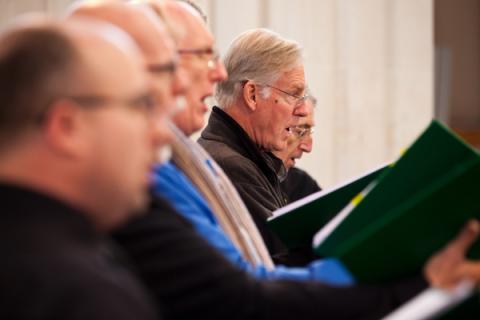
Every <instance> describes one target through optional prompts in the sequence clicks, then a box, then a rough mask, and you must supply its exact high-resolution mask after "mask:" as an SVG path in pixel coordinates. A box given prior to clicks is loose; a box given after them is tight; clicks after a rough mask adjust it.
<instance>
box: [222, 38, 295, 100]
mask: <svg viewBox="0 0 480 320" xmlns="http://www.w3.org/2000/svg"><path fill="white" fill-rule="evenodd" d="M224 63H225V68H226V70H227V73H228V79H227V80H225V81H223V82H220V83H219V84H218V85H217V90H216V95H215V97H216V99H217V101H218V102H219V105H220V107H222V108H228V107H229V106H231V105H233V104H234V103H235V101H236V99H237V98H238V95H239V93H240V92H241V89H242V88H243V84H244V81H247V80H252V81H255V82H258V83H260V84H269V83H272V82H275V80H276V79H278V77H280V75H281V74H282V73H283V72H285V71H289V70H291V69H293V68H295V67H297V66H298V65H299V64H301V63H302V49H301V47H300V45H299V44H298V43H297V42H295V41H292V40H287V39H285V38H283V37H281V36H280V35H279V34H277V33H275V32H273V31H271V30H268V29H253V30H249V31H246V32H244V33H242V34H240V35H239V36H238V37H237V38H236V39H235V40H233V42H232V43H231V45H230V48H229V50H228V52H227V54H226V55H225V58H224ZM265 89H266V90H263V91H262V94H264V95H266V94H268V93H269V90H268V88H265Z"/></svg>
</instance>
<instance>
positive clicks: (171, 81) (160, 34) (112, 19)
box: [67, 1, 190, 161]
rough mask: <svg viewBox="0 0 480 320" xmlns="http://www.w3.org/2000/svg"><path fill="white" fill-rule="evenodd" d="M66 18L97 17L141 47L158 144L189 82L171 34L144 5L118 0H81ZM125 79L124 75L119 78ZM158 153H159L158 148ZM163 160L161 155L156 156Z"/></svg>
mask: <svg viewBox="0 0 480 320" xmlns="http://www.w3.org/2000/svg"><path fill="white" fill-rule="evenodd" d="M67 16H68V17H70V18H87V19H97V20H101V21H105V22H108V23H111V24H113V25H115V26H117V27H119V28H121V29H122V30H123V31H125V32H126V33H128V34H129V35H130V36H131V37H132V39H133V40H134V41H135V42H136V44H137V45H138V47H139V48H140V50H141V53H142V55H143V58H144V60H145V63H144V71H145V72H146V74H147V76H148V78H149V80H150V86H151V88H150V89H151V93H152V95H153V97H154V103H155V108H156V110H157V111H158V112H156V113H155V114H154V115H153V116H154V118H155V121H156V123H157V128H158V130H159V131H161V132H162V145H165V144H166V143H167V142H170V140H171V133H170V130H169V129H168V126H167V125H166V121H167V120H168V119H170V115H171V114H172V113H173V112H174V110H175V104H176V101H175V98H176V97H177V96H179V95H182V94H183V93H184V91H185V89H186V88H187V87H188V86H189V85H190V82H189V77H187V76H186V75H185V74H184V72H183V71H182V70H180V69H179V68H178V66H177V64H178V56H177V53H176V51H175V50H176V49H175V46H174V43H173V40H172V38H171V37H170V35H169V34H168V33H167V30H166V28H165V26H164V24H163V22H162V21H161V20H159V19H157V18H156V17H155V16H154V13H153V12H151V10H149V9H148V8H146V7H144V6H137V5H128V4H126V3H125V2H121V1H84V2H80V3H76V4H74V5H73V6H72V7H71V8H70V9H69V12H68V15H67ZM123 80H124V81H125V82H128V79H123ZM159 155H160V156H161V153H160V152H159ZM158 160H161V161H163V160H165V159H158Z"/></svg>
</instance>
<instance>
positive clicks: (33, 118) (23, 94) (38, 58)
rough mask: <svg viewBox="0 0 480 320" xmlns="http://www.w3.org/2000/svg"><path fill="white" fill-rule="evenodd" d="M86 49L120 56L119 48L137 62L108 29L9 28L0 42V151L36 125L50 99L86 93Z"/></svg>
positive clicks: (120, 36) (33, 23) (128, 45)
mask: <svg viewBox="0 0 480 320" xmlns="http://www.w3.org/2000/svg"><path fill="white" fill-rule="evenodd" d="M92 47H95V48H108V49H109V50H110V51H111V52H115V53H116V54H120V55H123V54H124V53H120V51H119V49H120V48H121V51H124V52H128V55H134V56H136V59H138V58H139V54H138V50H137V49H136V47H135V45H134V43H133V42H132V41H131V40H130V39H129V38H128V37H127V36H126V35H125V34H124V33H122V32H121V31H119V30H117V29H114V28H112V27H110V26H106V25H102V24H96V25H95V27H93V26H92V25H90V24H88V25H86V24H83V23H80V22H69V23H59V22H57V21H52V20H48V19H46V18H44V17H41V16H31V17H22V18H20V19H18V20H16V21H15V22H14V23H12V24H11V25H10V27H9V28H8V29H7V30H6V31H5V32H4V33H3V34H2V35H1V36H0V87H1V88H2V90H0V106H1V109H0V146H3V145H5V144H7V143H8V142H9V141H11V142H13V141H14V138H15V137H16V136H17V135H21V134H22V133H25V132H26V131H29V129H32V128H34V127H35V125H36V124H39V123H41V121H42V119H43V117H44V116H45V114H46V112H47V111H48V108H49V105H50V104H51V103H52V102H53V101H55V100H56V99H59V98H61V97H64V96H68V95H72V94H74V93H76V92H80V91H82V90H84V89H86V88H84V87H85V86H86V85H87V83H88V82H84V81H82V80H81V78H84V77H85V76H86V74H85V72H84V71H85V70H86V67H87V66H88V65H91V66H92V67H93V65H94V64H95V59H91V58H92V57H90V56H91V53H90V50H88V48H92ZM89 57H90V59H89ZM127 60H128V59H127ZM80 70H82V72H80ZM12 144H13V143H12Z"/></svg>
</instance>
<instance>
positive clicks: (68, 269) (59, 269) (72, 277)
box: [0, 18, 160, 319]
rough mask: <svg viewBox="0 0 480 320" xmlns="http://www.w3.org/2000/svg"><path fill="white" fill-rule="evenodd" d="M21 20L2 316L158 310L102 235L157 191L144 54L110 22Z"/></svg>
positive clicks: (5, 169)
mask: <svg viewBox="0 0 480 320" xmlns="http://www.w3.org/2000/svg"><path fill="white" fill-rule="evenodd" d="M20 21H21V22H19V23H16V24H14V25H13V26H12V27H10V29H8V30H6V31H4V32H3V33H2V34H1V35H0V86H1V88H2V91H1V93H0V199H1V203H2V214H1V215H0V252H1V255H2V263H1V264H0V284H1V285H0V301H1V302H0V305H1V307H0V318H1V319H157V316H156V311H155V308H154V307H153V304H151V302H150V298H149V296H148V295H147V294H146V293H145V292H144V290H143V287H142V286H141V285H140V284H139V282H137V279H136V278H135V277H134V276H133V275H132V274H131V273H130V272H129V271H127V270H126V269H124V268H123V267H121V266H120V265H118V264H116V263H114V262H113V261H112V260H111V259H110V258H109V257H108V256H107V255H106V250H105V248H106V243H105V242H104V240H103V238H104V234H105V233H106V232H109V231H111V230H112V229H114V228H116V227H118V226H119V225H121V224H123V223H125V222H126V221H127V220H128V219H130V218H132V217H133V216H134V215H136V213H139V212H141V211H142V210H143V209H144V208H145V206H146V205H147V203H148V202H147V201H148V193H147V190H148V182H149V181H148V177H149V168H150V166H151V165H152V163H153V160H154V152H155V150H156V148H158V147H159V141H160V139H159V135H158V132H157V131H156V130H155V126H154V123H153V122H152V121H150V118H149V114H150V112H151V111H152V109H151V104H150V103H149V101H150V98H149V94H148V91H149V90H148V88H149V85H148V80H147V78H146V76H145V73H144V72H143V64H144V61H143V58H142V57H141V55H140V54H139V52H138V49H137V47H136V46H135V44H134V43H133V42H132V41H131V39H130V38H129V37H128V36H127V35H126V34H124V33H123V32H122V31H120V30H119V29H115V28H113V27H112V26H107V25H104V24H100V23H96V24H91V23H83V22H82V23H80V22H69V23H59V22H53V21H47V20H46V19H43V18H42V19H40V18H38V19H34V20H30V19H25V18H24V19H22V20H20ZM92 48H94V50H93V49H92ZM124 79H128V82H126V81H124ZM125 154H129V155H130V156H129V157H125V156H124V155H125Z"/></svg>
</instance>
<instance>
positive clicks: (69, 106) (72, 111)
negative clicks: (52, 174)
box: [43, 99, 87, 157]
mask: <svg viewBox="0 0 480 320" xmlns="http://www.w3.org/2000/svg"><path fill="white" fill-rule="evenodd" d="M82 111H83V110H82V109H81V108H80V107H79V106H78V105H76V104H75V102H73V101H70V100H68V99H60V100H57V101H55V102H54V103H53V104H51V105H50V108H49V111H48V113H47V115H46V117H45V120H44V123H43V132H44V137H45V140H46V142H47V144H48V146H49V147H50V148H51V150H52V151H53V152H55V153H57V154H61V155H63V156H67V157H79V156H81V155H82V153H83V151H84V149H85V148H86V142H87V141H86V139H85V137H84V133H85V123H84V114H83V112H82Z"/></svg>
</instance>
